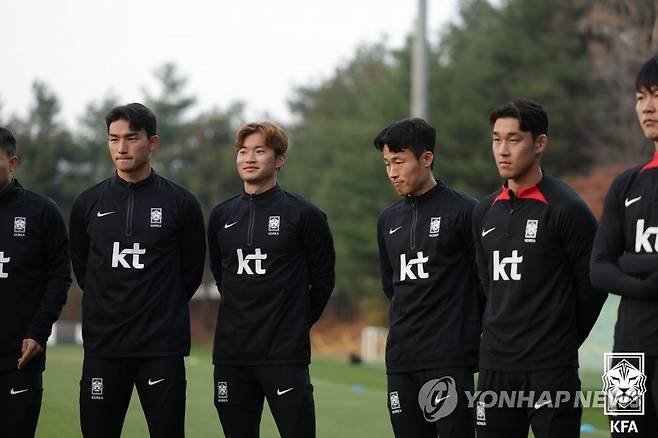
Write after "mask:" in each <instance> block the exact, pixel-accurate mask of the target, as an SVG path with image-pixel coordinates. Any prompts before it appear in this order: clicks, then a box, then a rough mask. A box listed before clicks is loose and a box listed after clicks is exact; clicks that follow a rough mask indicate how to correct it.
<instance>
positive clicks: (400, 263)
mask: <svg viewBox="0 0 658 438" xmlns="http://www.w3.org/2000/svg"><path fill="white" fill-rule="evenodd" d="M476 202H477V201H476V200H475V199H473V198H471V197H470V196H468V195H466V194H464V193H461V192H458V191H456V190H453V189H452V188H450V187H448V186H446V185H445V184H443V183H442V182H441V181H438V182H437V185H436V186H435V187H433V188H432V189H431V190H429V191H428V192H427V193H424V194H423V195H421V196H418V197H411V196H409V197H405V198H404V199H402V200H400V201H398V202H396V203H395V204H393V205H391V206H390V207H388V208H387V209H386V210H384V211H383V212H382V214H381V216H380V218H379V223H378V226H377V238H378V242H379V259H380V263H381V271H382V283H383V287H384V293H385V294H386V296H387V297H388V298H389V299H390V300H391V306H390V311H389V323H390V330H389V334H388V340H387V342H386V368H387V372H388V373H396V372H407V371H413V370H422V369H430V368H442V367H468V368H473V369H476V368H477V355H478V345H479V342H480V331H481V330H480V320H481V308H482V305H483V303H482V299H481V290H480V288H479V284H478V282H477V270H476V268H475V260H474V251H473V239H472V235H471V214H472V211H473V207H474V205H475V204H476Z"/></svg>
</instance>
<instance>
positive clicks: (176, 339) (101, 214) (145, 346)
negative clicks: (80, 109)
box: [70, 103, 206, 438]
mask: <svg viewBox="0 0 658 438" xmlns="http://www.w3.org/2000/svg"><path fill="white" fill-rule="evenodd" d="M105 121H106V124H107V133H108V137H107V138H108V144H109V150H110V156H111V158H112V161H113V162H114V165H115V167H116V174H115V175H114V176H113V177H111V178H108V179H106V180H104V181H102V182H100V183H98V184H96V185H95V186H93V187H91V188H90V189H88V190H86V191H84V192H83V193H81V194H80V195H79V196H78V197H77V199H76V200H75V201H74V203H73V207H72V211H71V221H70V234H71V259H72V261H73V269H74V272H75V275H76V278H77V280H78V283H79V284H80V287H81V288H82V289H83V291H84V294H83V303H82V306H83V309H82V334H83V340H84V353H85V358H84V364H83V369H82V379H81V381H80V422H81V426H82V433H83V435H84V436H85V437H89V438H102V437H108V438H112V437H117V438H118V437H119V436H120V434H121V429H122V426H123V420H124V417H125V414H126V409H127V408H128V404H129V402H130V397H131V394H132V391H133V386H136V387H137V393H138V394H139V399H140V401H141V404H142V409H143V410H144V414H145V416H146V421H147V423H148V428H149V432H150V435H151V437H158V438H160V437H183V436H184V433H185V431H184V426H185V388H186V380H185V365H184V362H183V356H186V355H188V354H189V352H190V317H189V310H188V305H187V303H188V300H189V299H190V298H191V297H192V295H193V294H194V293H195V292H196V290H197V288H198V287H199V284H200V283H201V277H202V274H203V264H204V258H205V251H206V248H205V233H204V226H203V215H202V213H201V207H200V206H199V203H198V202H197V200H196V198H195V197H194V196H193V195H192V194H191V193H190V192H188V191H187V190H186V189H184V188H183V187H181V186H179V185H177V184H175V183H173V182H171V181H169V180H168V179H166V178H163V177H161V176H160V175H158V174H157V173H156V172H155V171H154V170H153V169H151V166H150V159H151V154H152V153H153V151H155V149H157V147H158V145H159V143H160V140H159V138H158V135H157V131H156V126H157V122H156V118H155V115H154V114H153V113H152V112H151V111H150V110H149V109H148V108H146V107H145V106H144V105H141V104H139V103H131V104H129V105H125V106H119V107H116V108H114V109H112V110H111V111H110V112H109V113H108V114H107V116H106V119H105Z"/></svg>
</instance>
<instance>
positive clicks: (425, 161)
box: [420, 151, 434, 168]
mask: <svg viewBox="0 0 658 438" xmlns="http://www.w3.org/2000/svg"><path fill="white" fill-rule="evenodd" d="M420 161H421V164H422V165H423V167H426V168H429V167H432V163H433V162H434V154H433V153H432V152H430V151H425V152H423V154H422V155H421V156H420Z"/></svg>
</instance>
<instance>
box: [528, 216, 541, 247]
mask: <svg viewBox="0 0 658 438" xmlns="http://www.w3.org/2000/svg"><path fill="white" fill-rule="evenodd" d="M538 227H539V221H538V220H537V219H528V222H527V223H526V225H525V242H526V243H535V240H536V239H537V228H538Z"/></svg>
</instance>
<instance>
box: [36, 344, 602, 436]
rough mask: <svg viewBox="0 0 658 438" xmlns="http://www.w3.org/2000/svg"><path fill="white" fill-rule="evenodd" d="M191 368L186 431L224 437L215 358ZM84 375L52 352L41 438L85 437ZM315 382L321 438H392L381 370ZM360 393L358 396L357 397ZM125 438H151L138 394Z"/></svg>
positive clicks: (332, 372)
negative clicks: (81, 384) (82, 421)
mask: <svg viewBox="0 0 658 438" xmlns="http://www.w3.org/2000/svg"><path fill="white" fill-rule="evenodd" d="M186 363H187V382H188V386H187V413H186V431H187V436H188V437H189V438H196V437H204V438H205V437H223V436H224V435H223V434H222V432H221V430H220V427H219V421H218V420H217V414H216V412H215V408H214V406H213V403H212V396H213V394H212V389H213V385H212V365H211V360H210V352H209V351H208V350H206V349H201V348H197V349H194V350H193V352H192V355H191V356H190V357H189V358H187V359H186ZM81 370H82V350H81V348H79V347H54V348H49V349H48V364H47V370H46V373H45V374H44V396H43V406H42V409H41V417H40V419H39V426H38V429H37V437H38V438H75V437H80V436H81V434H80V426H79V414H78V388H79V380H80V374H81ZM311 377H312V380H313V386H314V387H315V404H316V417H317V429H318V437H320V438H334V437H335V438H351V437H354V438H357V437H373V438H374V437H377V438H380V437H392V436H393V433H392V431H391V426H390V424H389V420H388V412H387V408H386V376H385V374H384V367H383V366H382V365H362V366H359V367H355V366H350V365H348V364H347V363H345V362H339V361H335V360H329V359H317V358H316V359H314V361H313V364H312V366H311ZM581 379H582V381H583V388H584V389H597V390H598V389H601V378H600V376H598V375H596V374H581ZM355 389H356V391H355ZM583 423H589V424H592V425H594V427H595V428H596V431H595V432H593V433H583V434H582V436H583V437H599V436H609V433H606V432H605V430H606V427H607V425H606V420H605V417H603V415H602V412H601V410H600V409H584V411H583ZM261 431H262V432H261V436H262V437H263V438H270V437H278V433H277V432H276V427H275V425H274V420H273V419H272V416H271V415H270V413H269V411H267V409H266V410H265V412H264V413H263V420H262V423H261ZM122 437H124V438H144V437H148V432H147V428H146V421H145V420H144V416H143V414H142V411H141V407H140V406H139V401H138V398H137V394H136V393H134V394H133V398H132V403H131V405H130V409H129V410H128V415H127V416H126V421H125V424H124V429H123V434H122Z"/></svg>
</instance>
